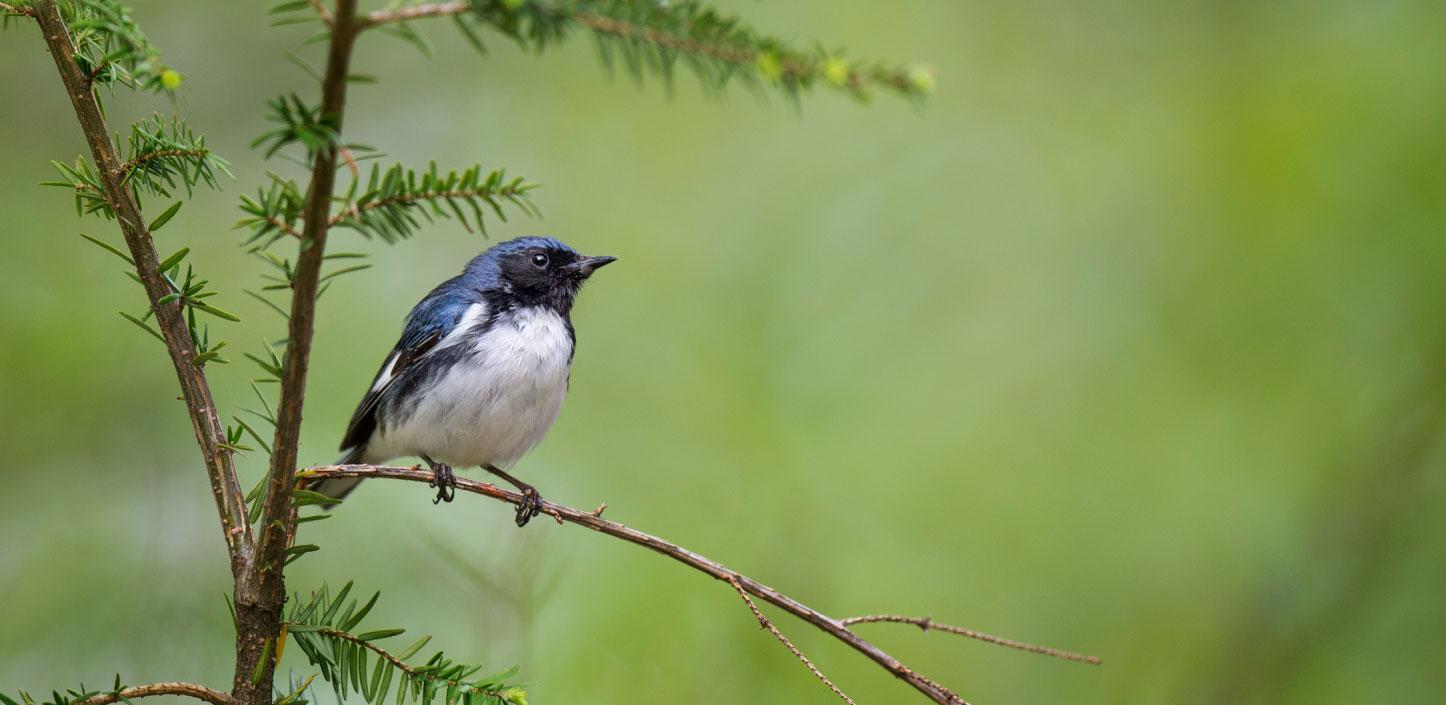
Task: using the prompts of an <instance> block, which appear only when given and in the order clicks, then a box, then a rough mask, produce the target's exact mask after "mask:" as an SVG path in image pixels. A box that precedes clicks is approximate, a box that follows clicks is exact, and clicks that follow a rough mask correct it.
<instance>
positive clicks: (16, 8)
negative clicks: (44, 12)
mask: <svg viewBox="0 0 1446 705" xmlns="http://www.w3.org/2000/svg"><path fill="white" fill-rule="evenodd" d="M0 13H4V14H7V15H20V16H22V17H34V16H35V10H33V9H31V8H29V7H26V6H24V5H11V4H9V3H3V2H0Z"/></svg>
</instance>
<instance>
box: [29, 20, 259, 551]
mask: <svg viewBox="0 0 1446 705" xmlns="http://www.w3.org/2000/svg"><path fill="white" fill-rule="evenodd" d="M98 5H99V6H100V7H101V8H102V9H106V10H108V9H110V8H111V6H110V5H108V4H104V3H98ZM94 9H95V8H93V7H91V6H90V5H86V6H85V7H83V8H80V9H79V10H78V11H81V12H85V11H93V10H94ZM31 10H32V12H33V15H32V16H33V17H35V19H36V22H37V23H38V24H39V25H40V30H41V34H42V36H43V37H44V40H45V44H46V48H47V49H49V51H50V55H51V58H53V59H54V61H55V66H56V69H57V70H58V72H59V74H60V78H61V81H62V82H63V83H64V84H65V88H66V94H67V95H68V96H69V97H70V101H71V104H72V106H73V107H74V109H75V114H76V118H77V120H78V121H79V123H80V127H81V130H82V132H83V133H84V134H85V138H86V142H87V144H88V145H89V147H90V151H91V156H92V158H93V159H94V160H95V164H96V165H97V168H96V169H94V170H92V171H91V172H90V173H91V174H92V175H93V177H94V183H93V185H94V187H95V188H96V189H98V190H99V191H100V192H99V193H98V194H94V195H96V196H98V197H99V198H100V199H101V200H102V201H103V202H104V203H105V205H106V209H105V210H106V211H107V212H109V213H111V214H113V215H114V216H115V217H116V220H117V222H118V223H119V225H120V229H121V233H122V235H124V237H125V242H126V247H127V249H128V250H129V252H130V256H129V258H128V259H129V261H130V262H131V263H132V264H133V265H134V266H135V269H136V278H137V279H138V280H139V281H140V283H141V284H142V286H144V288H145V291H146V297H147V299H148V300H149V302H150V309H151V312H152V313H153V314H154V315H155V318H156V322H157V328H159V333H158V336H159V337H160V338H161V339H162V340H163V341H164V342H165V344H166V350H167V352H169V353H170V357H171V363H172V366H173V367H174V368H175V371H176V377H177V379H178V381H179V382H180V386H181V393H182V397H183V398H184V399H185V401H186V409H187V411H188V412H189V415H190V417H191V425H192V428H193V430H194V431H195V434H196V442H197V443H198V444H199V445H200V447H201V452H202V458H203V459H204V461H205V466H206V472H207V475H208V476H209V477H210V481H211V493H212V495H213V496H214V498H215V500H216V511H217V513H218V514H219V515H220V518H221V530H222V535H223V537H224V539H225V541H226V546H227V550H228V553H229V555H230V562H231V569H232V573H233V574H240V572H241V571H242V570H243V567H244V566H245V565H246V563H247V561H248V559H249V557H250V555H251V551H252V536H251V530H250V526H249V525H248V524H247V523H246V520H245V517H246V513H245V504H244V501H243V500H242V495H241V488H240V485H239V484H238V483H237V480H236V468H235V465H234V464H233V460H232V452H231V450H230V449H229V448H228V447H227V441H228V436H227V432H226V429H225V428H224V426H223V425H222V423H221V420H220V414H218V413H217V411H216V404H215V402H214V400H213V399H212V397H211V389H210V386H209V384H208V382H207V380H206V375H205V372H204V371H203V369H202V367H201V365H200V364H197V362H198V360H199V359H200V356H201V355H204V354H205V352H206V351H198V350H197V342H198V341H197V340H196V333H195V327H194V318H192V319H191V324H190V325H188V321H187V316H186V314H185V313H184V310H185V309H186V308H187V304H186V302H185V301H182V300H181V298H182V297H181V296H176V294H177V293H178V292H177V286H176V285H175V283H174V282H173V281H171V279H170V278H169V276H168V275H167V273H166V270H167V269H169V268H172V267H178V266H179V262H180V257H178V256H176V255H173V256H172V257H170V258H168V261H167V262H165V263H162V262H160V261H159V257H158V256H157V254H156V249H155V244H154V241H153V240H152V238H151V232H150V230H151V229H150V228H148V227H147V225H146V220H145V218H144V216H143V215H142V213H141V208H140V204H139V202H138V201H137V199H136V195H135V192H134V191H133V190H132V189H131V188H130V187H129V186H128V185H127V184H126V183H125V182H124V180H123V178H122V174H121V170H120V168H119V167H120V165H121V164H122V163H123V162H122V161H121V159H120V156H119V154H118V152H117V150H116V147H115V144H114V143H113V142H112V141H111V138H110V129H109V127H108V126H107V124H106V121H105V117H104V115H103V113H102V112H101V108H100V104H99V102H98V101H97V100H96V96H95V92H94V91H93V90H92V89H91V86H90V79H89V78H88V76H87V72H86V70H85V69H84V68H83V67H82V66H81V65H80V64H79V63H78V62H77V59H78V57H79V56H80V54H79V53H78V50H77V48H76V45H75V44H74V43H73V42H72V38H71V31H70V29H69V27H68V26H67V23H66V19H65V18H64V17H63V16H62V14H61V10H60V8H59V7H58V5H57V4H56V2H55V0H36V2H35V3H34V4H33V5H32V6H31ZM85 18H89V19H90V20H92V21H93V20H94V17H93V16H92V15H83V16H82V19H85ZM133 27H134V25H133V24H129V23H123V25H122V27H121V28H122V29H123V30H124V29H126V28H133ZM137 34H138V33H137ZM88 41H89V42H90V43H91V44H92V45H93V46H101V47H104V46H109V41H110V40H107V39H104V38H100V37H97V36H94V35H92V36H90V37H89V39H88ZM131 43H132V44H133V43H134V38H132V40H131ZM123 44H124V42H123ZM147 46H148V45H147ZM148 51H149V52H150V54H148V56H153V55H154V50H150V49H148ZM80 193H81V190H77V198H79V197H80ZM174 209H175V207H174V206H173V207H172V210H170V211H167V213H169V214H174V212H175V210H174ZM168 218H169V215H164V214H163V215H162V216H160V217H158V218H157V219H155V220H153V221H152V224H153V226H154V227H158V226H156V225H155V224H156V223H158V222H163V220H164V219H168ZM178 255H180V256H182V257H183V256H184V254H183V253H178ZM163 264H164V265H165V266H164V267H163V266H162V265H163ZM187 286H190V283H189V282H188V283H187ZM182 293H183V294H184V292H182ZM193 293H197V292H193Z"/></svg>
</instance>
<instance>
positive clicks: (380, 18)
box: [362, 2, 472, 28]
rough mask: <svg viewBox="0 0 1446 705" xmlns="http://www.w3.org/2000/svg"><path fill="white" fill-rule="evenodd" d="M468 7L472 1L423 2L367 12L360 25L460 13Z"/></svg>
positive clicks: (371, 25)
mask: <svg viewBox="0 0 1446 705" xmlns="http://www.w3.org/2000/svg"><path fill="white" fill-rule="evenodd" d="M470 9H472V3H470V2H435V3H423V4H421V5H408V6H406V7H394V8H391V9H387V10H376V11H374V12H371V13H369V14H368V15H367V16H366V18H365V19H364V20H363V21H362V27H363V28H366V27H375V26H376V25H379V24H387V23H389V22H405V21H407V20H418V19H422V18H424V17H446V16H448V15H460V14H462V13H464V12H466V11H468V10H470Z"/></svg>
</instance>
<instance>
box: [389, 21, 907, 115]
mask: <svg viewBox="0 0 1446 705" xmlns="http://www.w3.org/2000/svg"><path fill="white" fill-rule="evenodd" d="M474 9H475V3H472V2H465V1H459V0H453V1H452V2H436V3H423V4H420V5H409V6H405V7H396V8H389V9H382V10H376V11H374V12H371V13H368V14H367V15H366V17H365V18H364V19H363V21H362V28H363V29H367V28H371V27H375V26H378V25H383V24H388V23H392V22H405V21H409V20H417V19H424V18H428V17H449V16H456V15H462V14H466V13H467V12H470V11H472V10H474ZM553 11H555V12H558V13H560V14H562V15H564V16H566V17H567V18H568V19H570V20H572V21H574V22H577V23H578V24H580V25H582V26H584V27H587V28H588V29H590V30H592V31H593V32H595V33H597V34H599V35H603V36H610V37H617V38H620V39H624V40H629V41H634V42H638V43H642V44H650V45H652V46H655V47H659V48H662V49H665V50H669V51H676V52H680V53H683V54H691V55H695V56H705V57H708V58H711V59H716V60H718V61H722V62H724V63H727V64H731V65H732V66H734V67H740V68H753V67H758V68H759V69H760V70H762V71H764V72H765V73H770V72H771V75H769V76H768V77H770V78H783V79H787V80H788V81H790V82H807V81H811V80H813V79H815V78H819V77H820V76H823V77H825V78H827V79H828V80H830V81H832V82H835V83H837V84H838V85H840V86H846V87H848V88H849V89H850V90H851V91H854V92H855V93H856V94H861V91H862V89H863V88H864V86H865V85H866V84H868V83H870V82H873V83H877V84H881V85H884V86H888V87H889V88H892V89H894V90H898V91H901V92H903V93H904V94H906V95H914V94H917V93H923V94H927V93H929V92H930V91H932V88H933V76H932V73H930V72H928V71H925V70H922V69H916V70H915V72H914V73H911V72H907V71H903V70H891V69H886V68H882V67H879V66H873V67H851V66H848V65H846V64H842V63H840V64H837V65H833V66H830V65H828V64H827V62H820V61H813V60H811V59H806V58H802V57H800V56H799V55H798V54H792V55H789V54H784V55H774V54H773V52H771V51H768V52H764V51H760V50H759V48H758V47H755V46H750V45H747V44H728V43H720V42H713V41H706V40H702V39H696V38H693V37H688V36H682V35H679V34H676V33H674V32H671V31H667V30H662V29H657V28H655V27H649V26H647V25H645V24H639V23H637V22H634V21H631V20H628V19H623V18H618V17H610V16H608V15H604V14H599V13H597V12H591V11H589V10H587V9H582V8H581V7H578V6H575V5H574V6H568V7H566V8H564V7H556V8H553ZM765 53H767V54H770V56H764V54H765ZM765 60H768V61H767V62H766V63H768V64H769V65H770V66H769V68H768V69H766V70H764V69H763V63H765Z"/></svg>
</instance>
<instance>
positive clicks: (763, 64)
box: [758, 51, 783, 81]
mask: <svg viewBox="0 0 1446 705" xmlns="http://www.w3.org/2000/svg"><path fill="white" fill-rule="evenodd" d="M758 73H759V74H761V75H762V76H763V77H764V78H766V79H768V80H770V81H776V80H778V78H779V77H780V76H782V75H783V63H782V62H781V61H779V60H778V55H777V54H775V53H773V52H771V51H764V52H759V53H758Z"/></svg>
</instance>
